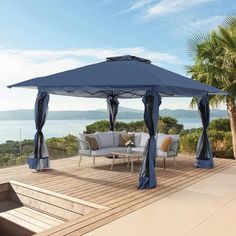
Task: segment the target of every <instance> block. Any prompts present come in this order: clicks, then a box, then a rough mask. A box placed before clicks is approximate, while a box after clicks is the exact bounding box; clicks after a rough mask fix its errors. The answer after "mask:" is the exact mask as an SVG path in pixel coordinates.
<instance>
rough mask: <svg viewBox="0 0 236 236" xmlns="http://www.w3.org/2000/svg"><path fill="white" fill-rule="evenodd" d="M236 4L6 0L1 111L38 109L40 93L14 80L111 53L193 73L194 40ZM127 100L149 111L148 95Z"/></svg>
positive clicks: (60, 104) (217, 0) (1, 7)
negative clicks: (190, 67)
mask: <svg viewBox="0 0 236 236" xmlns="http://www.w3.org/2000/svg"><path fill="white" fill-rule="evenodd" d="M234 6H235V1H234V0H188V1H186V0H159V1H156V0H86V1H85V0H0V15H1V21H0V110H2V111H4V110H14V109H32V108H33V107H34V102H35V97H36V94H37V90H31V89H24V88H12V89H8V88H6V86H7V85H10V84H14V83H17V82H20V81H23V80H27V79H31V78H34V77H38V76H43V75H48V74H53V73H56V72H60V71H64V70H68V69H73V68H77V67H80V66H83V65H88V64H91V63H95V62H101V61H104V60H105V59H106V57H110V56H117V55H127V54H130V55H135V56H140V57H144V58H147V59H151V61H152V63H153V64H156V65H158V66H161V67H163V68H166V69H169V70H172V71H174V72H176V73H179V74H181V75H184V76H186V75H187V74H186V69H185V67H186V66H187V65H191V64H192V60H191V58H190V57H189V55H188V54H187V52H186V51H187V50H186V42H187V40H188V39H189V38H191V37H192V36H193V35H194V34H196V33H200V32H202V33H207V32H210V31H211V30H213V29H215V27H217V25H219V24H221V23H222V22H223V21H224V18H225V16H227V15H228V14H232V13H234V12H235V9H236V7H234ZM189 102H190V99H189V98H163V102H162V105H161V109H163V108H168V109H179V108H183V109H187V108H188V106H189ZM120 105H121V106H125V107H132V108H136V109H143V104H142V102H141V99H131V100H120ZM100 108H106V101H105V100H103V99H85V98H77V97H65V96H56V95H51V96H50V103H49V109H50V110H91V109H100ZM219 108H221V109H225V105H224V104H222V106H220V107H219Z"/></svg>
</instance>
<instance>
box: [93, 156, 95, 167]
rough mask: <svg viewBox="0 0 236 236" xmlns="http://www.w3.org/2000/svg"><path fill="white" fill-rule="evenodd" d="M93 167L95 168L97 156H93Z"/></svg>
mask: <svg viewBox="0 0 236 236" xmlns="http://www.w3.org/2000/svg"><path fill="white" fill-rule="evenodd" d="M93 168H95V156H94V157H93Z"/></svg>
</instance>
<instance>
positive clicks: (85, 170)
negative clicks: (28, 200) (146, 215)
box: [0, 156, 236, 236]
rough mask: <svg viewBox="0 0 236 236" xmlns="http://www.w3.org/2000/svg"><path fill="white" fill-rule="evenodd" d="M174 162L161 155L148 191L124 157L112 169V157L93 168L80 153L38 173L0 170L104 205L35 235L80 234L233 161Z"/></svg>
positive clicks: (1, 176) (3, 176)
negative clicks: (203, 165) (201, 165)
mask: <svg viewBox="0 0 236 236" xmlns="http://www.w3.org/2000/svg"><path fill="white" fill-rule="evenodd" d="M176 163H177V164H176V167H174V162H173V161H172V160H168V161H167V162H166V166H167V169H166V170H165V171H164V170H163V161H162V160H159V161H158V163H157V166H158V167H157V168H156V174H157V176H158V186H157V187H156V188H154V189H149V190H137V188H136V184H137V180H138V172H139V171H138V169H139V163H138V162H135V165H134V168H135V170H134V173H133V174H132V173H131V172H130V169H127V166H126V165H125V164H124V163H123V160H122V159H120V160H116V162H115V165H114V169H113V171H110V164H111V160H110V159H107V158H99V159H98V161H97V163H96V168H92V160H91V159H89V158H87V159H86V158H84V159H83V161H82V163H81V167H80V168H78V167H77V164H78V157H72V158H67V159H61V160H56V161H52V163H51V166H52V169H51V170H48V171H42V172H38V173H32V172H31V170H29V169H28V167H26V166H20V167H12V168H5V169H0V183H3V182H7V181H10V180H17V181H20V182H23V183H26V184H29V185H33V186H36V187H40V188H44V189H47V190H51V191H54V192H58V193H61V194H64V195H68V196H71V197H74V198H78V199H82V200H86V201H89V202H92V203H96V204H99V205H102V206H105V207H107V208H106V209H102V210H99V211H96V210H95V211H93V212H91V213H89V214H86V215H84V216H80V217H79V218H75V219H73V220H71V221H68V222H66V223H64V224H60V225H58V226H55V227H53V228H51V229H48V230H45V231H43V232H41V233H39V234H37V235H54V236H56V235H57V236H60V235H70V236H71V235H76V236H78V235H83V234H85V233H87V232H90V231H92V230H94V229H96V228H98V227H100V226H102V225H104V224H107V223H109V222H111V221H113V220H115V219H118V218H120V217H122V216H124V215H126V214H129V213H131V212H133V211H135V210H137V209H140V208H142V207H144V206H146V205H148V204H150V203H153V202H156V201H158V200H160V199H162V198H164V197H165V196H168V195H170V194H172V193H174V192H176V191H179V190H181V189H183V188H185V187H187V186H189V185H192V184H194V183H196V182H198V181H200V180H202V179H205V178H207V177H209V176H211V175H213V174H215V173H217V172H219V171H222V170H224V169H226V168H228V167H230V166H233V165H235V164H236V161H234V160H226V159H215V168H214V169H211V170H205V169H197V168H195V167H193V163H194V158H192V157H187V156H185V157H184V156H181V157H178V158H177V161H176Z"/></svg>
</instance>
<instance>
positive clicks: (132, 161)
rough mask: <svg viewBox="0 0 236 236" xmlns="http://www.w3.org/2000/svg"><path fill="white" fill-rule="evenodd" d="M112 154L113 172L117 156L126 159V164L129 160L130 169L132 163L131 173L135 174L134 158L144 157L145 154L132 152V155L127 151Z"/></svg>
mask: <svg viewBox="0 0 236 236" xmlns="http://www.w3.org/2000/svg"><path fill="white" fill-rule="evenodd" d="M111 154H112V157H113V158H112V163H111V170H113V166H114V161H115V157H116V156H121V157H123V158H124V162H125V158H126V157H127V158H128V163H127V167H129V164H130V163H131V173H133V172H134V158H138V161H139V158H140V157H142V156H143V152H137V151H132V152H131V153H128V152H127V151H119V152H111Z"/></svg>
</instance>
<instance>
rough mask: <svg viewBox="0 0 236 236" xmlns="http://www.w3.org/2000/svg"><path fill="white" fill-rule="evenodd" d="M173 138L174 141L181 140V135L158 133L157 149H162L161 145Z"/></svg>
mask: <svg viewBox="0 0 236 236" xmlns="http://www.w3.org/2000/svg"><path fill="white" fill-rule="evenodd" d="M167 137H171V138H172V140H173V141H176V140H179V137H180V135H179V134H163V133H158V134H157V148H158V149H160V148H161V145H162V143H163V141H164V139H165V138H167Z"/></svg>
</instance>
